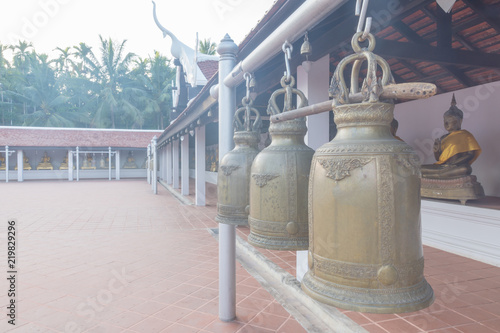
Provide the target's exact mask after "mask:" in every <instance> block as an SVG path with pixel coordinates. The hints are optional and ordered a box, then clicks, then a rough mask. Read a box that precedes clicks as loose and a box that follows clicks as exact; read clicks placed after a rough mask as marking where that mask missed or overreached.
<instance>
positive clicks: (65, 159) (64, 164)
mask: <svg viewBox="0 0 500 333" xmlns="http://www.w3.org/2000/svg"><path fill="white" fill-rule="evenodd" d="M68 168H69V166H68V155H64V157H63V160H62V162H61V165H60V166H59V170H68ZM74 168H75V166H73V169H74Z"/></svg>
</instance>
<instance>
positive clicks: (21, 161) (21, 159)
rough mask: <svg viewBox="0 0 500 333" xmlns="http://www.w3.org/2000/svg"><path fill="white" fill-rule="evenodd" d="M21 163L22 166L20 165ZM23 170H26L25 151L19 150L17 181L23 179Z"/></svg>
mask: <svg viewBox="0 0 500 333" xmlns="http://www.w3.org/2000/svg"><path fill="white" fill-rule="evenodd" d="M20 165H21V167H19V166H20ZM23 171H24V151H22V150H18V151H17V181H18V182H22V181H23Z"/></svg>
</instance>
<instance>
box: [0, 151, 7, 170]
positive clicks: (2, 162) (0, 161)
mask: <svg viewBox="0 0 500 333" xmlns="http://www.w3.org/2000/svg"><path fill="white" fill-rule="evenodd" d="M5 167H6V166H5V157H4V156H3V154H1V155H0V170H5Z"/></svg>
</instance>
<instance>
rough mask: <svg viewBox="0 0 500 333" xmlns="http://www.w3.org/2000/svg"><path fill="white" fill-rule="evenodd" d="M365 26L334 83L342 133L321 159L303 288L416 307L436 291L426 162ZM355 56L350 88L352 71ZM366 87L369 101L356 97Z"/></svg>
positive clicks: (339, 301)
mask: <svg viewBox="0 0 500 333" xmlns="http://www.w3.org/2000/svg"><path fill="white" fill-rule="evenodd" d="M361 33H362V32H361ZM361 33H358V34H356V35H355V36H354V37H353V39H352V45H353V49H354V51H355V52H356V53H355V54H353V55H350V56H348V57H346V58H344V59H343V60H341V61H340V63H339V64H338V66H337V69H336V70H335V73H334V76H333V78H332V82H331V86H330V94H331V95H332V96H331V97H333V98H334V101H333V113H334V115H335V122H336V124H337V128H338V132H337V135H336V137H335V138H334V139H333V140H332V141H331V142H329V143H327V144H325V145H323V146H322V147H320V148H318V150H317V151H316V153H315V154H314V158H313V161H312V166H311V175H310V184H309V185H310V187H309V205H310V206H309V207H310V210H309V260H308V265H309V270H308V272H307V273H306V275H305V276H304V279H303V280H302V289H304V291H305V292H306V293H307V294H309V295H310V296H311V297H313V298H314V299H317V300H319V301H321V302H324V303H328V304H331V305H334V306H337V307H340V308H343V309H348V310H354V311H362V312H372V313H398V312H410V311H416V310H419V309H422V308H425V307H427V306H429V305H430V304H432V302H433V299H434V294H433V291H432V288H431V286H430V285H429V284H428V283H427V281H426V280H425V278H424V275H423V273H424V257H423V250H422V240H421V224H420V164H419V159H418V156H417V155H416V154H415V152H414V151H413V149H412V148H411V147H410V146H409V145H407V144H406V143H404V142H403V141H399V140H397V139H395V138H394V137H393V136H392V135H391V132H390V126H389V124H390V123H391V121H392V119H393V111H394V104H393V101H392V100H384V99H381V98H380V96H381V94H382V92H383V89H384V86H387V85H389V84H391V83H394V79H393V78H392V74H391V71H390V68H389V65H388V64H387V62H386V61H385V60H384V59H382V58H381V57H379V56H376V55H374V54H373V53H372V52H371V51H372V50H373V49H374V47H375V39H374V37H373V35H369V46H368V48H367V49H361V48H360V47H359V45H358V37H360V34H361ZM364 61H367V63H368V69H367V74H366V75H367V76H366V78H365V79H364V81H363V85H362V88H361V91H360V89H359V83H358V82H359V81H358V77H359V71H360V67H361V64H362V63H363V62H364ZM352 62H354V64H353V67H352V73H351V88H350V90H349V89H348V88H347V87H346V84H345V81H344V78H343V71H344V69H345V68H346V66H347V65H348V64H350V63H352ZM378 66H380V68H381V70H382V78H381V79H378V78H377V77H376V74H377V68H378ZM392 86H400V85H392ZM414 93H415V94H422V93H423V92H422V91H415V92H414ZM356 95H357V96H356ZM359 95H361V96H362V98H361V99H362V102H361V103H354V102H353V100H355V99H358V97H359Z"/></svg>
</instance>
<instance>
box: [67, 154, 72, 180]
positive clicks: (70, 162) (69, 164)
mask: <svg viewBox="0 0 500 333" xmlns="http://www.w3.org/2000/svg"><path fill="white" fill-rule="evenodd" d="M68 180H69V181H73V153H72V152H71V150H68Z"/></svg>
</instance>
